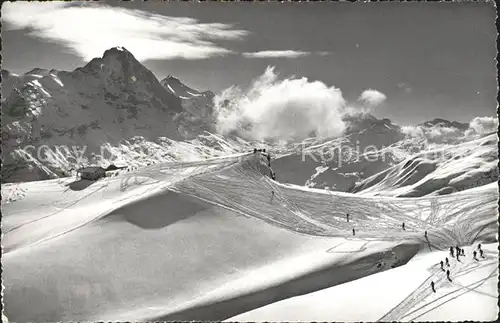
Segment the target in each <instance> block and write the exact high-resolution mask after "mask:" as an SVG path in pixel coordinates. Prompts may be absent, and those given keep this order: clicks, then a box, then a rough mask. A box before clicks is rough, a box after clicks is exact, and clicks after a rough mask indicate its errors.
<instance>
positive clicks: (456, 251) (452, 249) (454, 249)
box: [253, 148, 485, 293]
mask: <svg viewBox="0 0 500 323" xmlns="http://www.w3.org/2000/svg"><path fill="white" fill-rule="evenodd" d="M253 152H254V154H255V153H257V152H264V153H265V152H266V149H257V148H254V151H253ZM266 158H267V166H268V167H269V170H270V172H271V178H272V179H273V180H276V175H275V173H274V172H273V170H272V169H271V154H270V153H267V156H266ZM273 198H274V191H271V200H272V199H273ZM349 220H350V215H349V213H346V221H347V222H349ZM401 227H402V229H403V230H404V231H406V226H405V223H404V222H403V223H402V225H401ZM352 235H353V236H354V235H356V229H354V228H352ZM424 236H425V239H426V240H427V241H428V236H427V230H426V231H425V232H424ZM477 252H479V255H480V256H481V258H483V259H484V258H485V257H484V253H483V250H482V249H481V244H478V246H477V251H476V250H474V251H473V252H472V255H473V257H472V258H473V259H474V260H476V261H479V260H478V258H477ZM450 255H451V257H453V258H455V255H456V259H457V261H459V262H460V256H465V250H464V249H462V248H460V247H459V246H455V247H450ZM440 265H441V270H442V271H444V272H446V278H447V279H448V281H449V282H452V280H451V277H450V274H451V273H450V270H449V269H446V270H445V268H444V267H445V265H446V267H450V261H449V259H448V257H446V258H445V261H444V262H443V261H442V260H441V261H440ZM431 289H432V291H433V292H434V293H435V292H436V286H435V283H434V281H431Z"/></svg>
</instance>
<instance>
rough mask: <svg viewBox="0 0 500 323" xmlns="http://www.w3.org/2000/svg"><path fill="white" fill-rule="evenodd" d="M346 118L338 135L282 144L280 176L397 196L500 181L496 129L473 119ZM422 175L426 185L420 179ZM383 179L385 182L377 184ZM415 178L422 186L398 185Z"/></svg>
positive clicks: (278, 160) (319, 185) (278, 161)
mask: <svg viewBox="0 0 500 323" xmlns="http://www.w3.org/2000/svg"><path fill="white" fill-rule="evenodd" d="M344 120H345V122H346V124H347V129H346V131H345V133H344V135H343V136H341V137H339V138H335V139H333V140H332V139H330V140H323V141H318V140H314V139H313V138H312V139H310V140H306V141H303V142H302V143H300V144H296V145H293V146H288V147H286V148H285V149H282V151H281V152H280V153H281V154H278V156H276V157H277V158H276V160H275V161H274V162H273V170H275V172H276V174H277V178H278V179H279V180H281V181H284V182H289V183H293V184H297V185H306V186H308V187H314V188H326V189H330V190H336V191H345V192H366V193H368V192H372V194H376V195H377V194H385V195H393V196H396V195H398V194H403V195H401V196H422V195H426V194H447V193H451V192H454V191H457V190H463V189H466V188H471V187H475V186H480V185H484V184H488V183H491V182H494V181H497V180H498V165H497V164H498V142H497V140H496V134H490V135H487V134H482V133H477V132H476V131H475V130H474V129H473V128H471V126H470V125H469V124H465V123H459V122H456V121H447V120H443V119H435V120H432V121H428V122H424V123H422V124H420V125H418V126H415V127H400V126H398V125H395V124H393V123H392V122H391V121H390V120H389V119H377V118H376V117H374V116H372V115H370V114H354V115H348V116H344ZM426 156H427V157H426ZM429 158H431V159H432V160H429ZM405 165H406V166H405ZM442 167H444V168H442ZM475 168H477V169H475ZM445 169H446V170H445ZM443 174H447V175H443ZM443 176H444V177H446V176H448V177H447V178H448V179H447V180H446V179H444V178H443ZM424 177H425V178H426V179H425V180H424V181H429V182H426V184H424V183H420V182H419V181H420V180H423V179H424ZM455 177H456V179H454V180H452V179H453V178H455ZM384 178H387V179H390V180H388V181H385V180H383V179H384ZM379 181H383V182H384V184H383V185H382V184H380V185H382V186H380V185H376V186H375V184H376V183H378V182H379ZM417 182H418V183H420V184H422V185H423V186H422V187H413V186H411V187H410V186H407V187H406V188H405V190H407V191H404V190H396V189H398V188H400V186H401V185H403V186H405V185H410V184H412V185H413V184H415V185H417V184H416V183H417ZM431 182H432V183H433V184H431ZM438 183H439V184H438ZM420 184H418V185H420ZM418 185H417V186H418ZM369 187H372V188H371V189H370V190H368V188H369ZM365 190H367V191H365Z"/></svg>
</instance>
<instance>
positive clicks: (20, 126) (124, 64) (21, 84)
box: [2, 47, 211, 182]
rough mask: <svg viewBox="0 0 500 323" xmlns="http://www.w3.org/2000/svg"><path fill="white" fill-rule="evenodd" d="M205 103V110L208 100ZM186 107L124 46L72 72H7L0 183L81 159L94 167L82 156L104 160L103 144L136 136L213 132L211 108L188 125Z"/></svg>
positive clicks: (51, 172) (46, 174)
mask: <svg viewBox="0 0 500 323" xmlns="http://www.w3.org/2000/svg"><path fill="white" fill-rule="evenodd" d="M192 93H194V94H196V93H199V92H197V91H195V90H192ZM205 95H206V98H205ZM204 98H205V99H206V100H205V103H206V105H207V106H208V105H209V102H210V99H211V97H210V95H208V94H204ZM197 102H198V101H197ZM189 103H190V101H189V99H185V98H184V97H182V98H181V97H180V96H179V95H176V94H174V93H172V92H171V91H169V90H167V89H166V88H165V87H164V86H162V84H160V82H159V81H158V80H157V78H156V77H155V76H154V75H153V73H152V72H151V71H149V70H148V69H147V68H145V67H144V66H143V65H142V64H141V63H139V62H138V61H137V60H136V59H135V58H134V56H133V55H132V54H131V53H130V52H128V51H127V50H126V49H125V48H122V47H115V48H111V49H109V50H107V51H106V52H105V53H104V55H103V56H102V57H100V58H94V59H92V60H91V61H90V62H89V63H88V64H86V65H85V66H84V67H81V68H77V69H75V70H74V71H72V72H65V71H56V70H45V69H40V68H36V69H33V70H32V71H30V72H28V73H26V74H24V75H21V76H18V75H15V74H12V73H9V72H8V71H2V113H3V123H2V149H3V154H4V167H3V170H2V177H3V180H4V181H7V182H8V181H27V180H40V179H47V178H55V177H57V176H60V175H64V174H65V173H67V172H68V171H69V169H71V168H74V167H76V166H78V165H77V164H78V163H79V162H82V163H85V162H92V160H91V161H88V160H83V161H82V160H79V161H78V162H77V161H76V159H79V156H78V153H77V152H78V151H82V150H83V149H85V150H86V152H87V153H89V152H93V154H94V155H99V152H100V151H101V150H102V146H103V145H107V146H109V145H111V146H115V147H117V146H120V145H121V144H124V142H123V140H128V139H130V138H133V137H140V138H144V139H145V140H146V141H154V140H156V139H157V138H159V137H167V138H169V139H171V140H182V139H186V138H194V137H195V136H196V135H197V134H200V133H202V132H203V131H204V130H207V129H209V126H208V125H207V122H205V120H208V123H209V122H210V109H206V114H204V115H200V114H198V115H197V116H196V118H191V119H192V120H191V119H190V121H193V122H186V119H187V115H192V112H193V109H192V108H191V105H190V104H189ZM194 119H196V120H194ZM200 120H201V121H200ZM194 121H197V122H198V124H197V123H196V122H194ZM63 146H64V147H66V148H65V149H56V147H63ZM71 147H73V148H74V149H72V148H71ZM56 150H57V151H56ZM27 155H29V156H27ZM22 156H25V157H27V158H23V157H22ZM30 157H32V158H31V159H32V160H27V159H30ZM89 158H90V159H92V156H90V157H89Z"/></svg>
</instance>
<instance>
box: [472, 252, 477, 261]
mask: <svg viewBox="0 0 500 323" xmlns="http://www.w3.org/2000/svg"><path fill="white" fill-rule="evenodd" d="M476 255H477V253H476V250H474V252H473V253H472V258H473V259H474V260H477V258H476Z"/></svg>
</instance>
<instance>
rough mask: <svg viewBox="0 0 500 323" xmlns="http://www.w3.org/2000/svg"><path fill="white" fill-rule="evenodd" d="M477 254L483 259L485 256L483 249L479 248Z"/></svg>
mask: <svg viewBox="0 0 500 323" xmlns="http://www.w3.org/2000/svg"><path fill="white" fill-rule="evenodd" d="M479 254H480V255H481V258H483V259H484V258H486V257H485V256H484V254H483V249H479Z"/></svg>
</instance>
